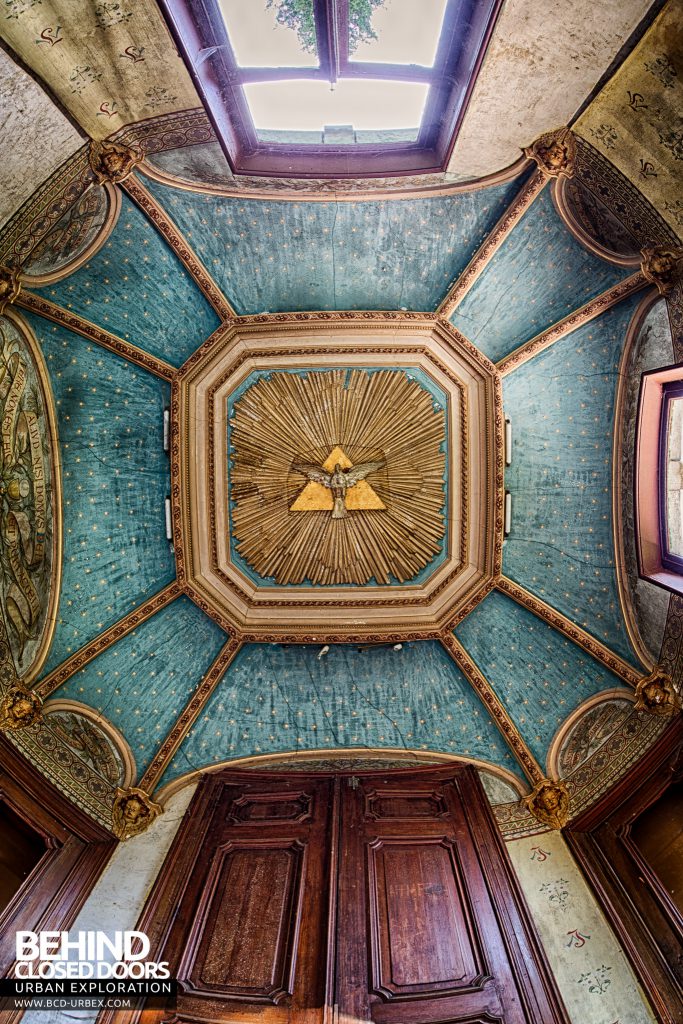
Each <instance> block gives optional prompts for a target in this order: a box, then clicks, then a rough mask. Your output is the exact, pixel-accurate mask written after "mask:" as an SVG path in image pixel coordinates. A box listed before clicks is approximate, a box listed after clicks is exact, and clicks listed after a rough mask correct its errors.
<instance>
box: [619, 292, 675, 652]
mask: <svg viewBox="0 0 683 1024" xmlns="http://www.w3.org/2000/svg"><path fill="white" fill-rule="evenodd" d="M658 301H664V300H661V299H660V296H659V295H658V294H657V292H656V290H655V289H649V290H648V291H647V293H646V294H645V295H644V296H643V299H642V300H641V302H640V303H639V305H638V307H637V309H636V311H635V313H634V315H633V318H632V320H631V323H630V325H629V329H628V332H627V334H626V339H625V341H624V348H623V352H622V357H621V362H620V365H619V372H618V374H617V393H616V396H615V408H614V439H613V452H614V455H613V459H612V525H613V531H614V553H615V565H616V576H617V588H618V594H619V603H620V605H621V610H622V613H623V616H624V622H625V624H626V629H627V631H628V635H629V638H630V640H631V643H632V644H633V647H634V650H635V651H636V653H637V655H638V657H639V658H640V660H641V661H642V663H643V665H644V666H645V667H646V668H647V669H648V670H652V668H653V667H654V664H655V660H656V657H657V654H658V653H659V652H651V651H650V650H649V649H648V646H647V643H646V642H645V641H644V639H643V637H642V636H641V632H640V628H639V625H638V616H637V613H636V609H635V608H634V605H633V600H632V594H631V587H630V585H629V579H628V575H627V572H626V565H627V558H626V536H625V532H624V531H625V529H626V523H625V521H624V502H625V501H633V500H634V499H633V497H632V495H631V494H630V493H628V494H626V493H625V491H624V488H625V487H626V486H627V484H626V482H625V480H624V458H625V438H626V429H627V426H628V422H627V417H628V416H629V415H630V413H629V409H628V402H627V392H628V387H629V371H630V366H631V361H632V357H633V354H634V350H635V346H636V345H637V342H638V339H639V336H640V332H641V329H642V328H643V325H644V323H645V320H646V318H647V316H648V314H649V313H650V312H651V310H652V308H653V306H654V305H655V304H656V303H657V302H658ZM635 429H636V446H637V444H638V440H637V439H638V430H639V427H638V423H636V428H635ZM634 520H635V529H636V537H635V543H636V546H637V543H638V538H637V530H638V510H637V501H636V507H634Z"/></svg>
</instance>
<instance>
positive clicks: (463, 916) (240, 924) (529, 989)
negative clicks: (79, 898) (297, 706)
mask: <svg viewBox="0 0 683 1024" xmlns="http://www.w3.org/2000/svg"><path fill="white" fill-rule="evenodd" d="M139 927H140V929H141V930H142V931H145V932H146V933H147V934H148V935H149V937H150V940H151V943H152V949H151V952H150V958H152V959H155V960H168V961H169V965H170V970H171V974H172V976H177V977H178V978H179V980H180V983H181V993H180V996H179V999H178V1006H177V1011H170V1010H169V1011H167V1012H164V1011H151V1010H150V1011H145V1012H144V1014H142V1015H141V1014H137V1015H135V1014H134V1015H131V1014H130V1013H126V1014H125V1015H120V1014H119V1015H118V1016H117V1015H116V1014H115V1013H112V1014H107V1015H106V1016H105V1018H104V1019H103V1021H102V1024H104V1021H105V1020H106V1022H107V1024H111V1022H113V1021H116V1022H117V1024H135V1021H136V1020H142V1021H144V1024H161V1021H162V1020H163V1021H164V1022H168V1021H177V1022H181V1021H182V1022H184V1021H188V1022H189V1021H192V1022H196V1021H203V1022H206V1021H211V1022H215V1024H221V1022H226V1024H227V1022H230V1021H240V1022H243V1024H256V1022H259V1024H281V1022H290V1021H291V1022H296V1024H338V1022H341V1021H349V1022H351V1021H353V1022H354V1024H360V1022H362V1021H377V1022H385V1024H399V1022H400V1024H418V1022H419V1024H426V1022H430V1021H439V1022H441V1024H449V1022H450V1024H568V1018H567V1017H566V1015H565V1011H564V1009H563V1007H562V1004H561V1000H560V998H559V996H558V994H557V991H556V989H555V986H554V982H553V980H552V977H551V975H550V972H549V970H548V967H547V964H546V962H545V959H544V957H543V953H542V951H541V949H540V947H539V945H538V941H537V939H536V936H535V932H534V930H533V927H532V926H531V924H530V922H529V919H528V915H527V912H526V909H525V905H524V902H523V900H522V898H521V895H520V892H519V890H518V888H517V885H516V882H515V878H514V874H513V872H512V868H511V865H510V863H509V860H508V858H507V854H506V852H505V849H504V846H503V843H502V841H501V839H500V836H499V834H498V832H497V827H496V825H495V822H494V820H493V817H492V814H491V811H490V808H489V805H488V802H487V800H486V797H485V795H484V793H483V790H482V788H481V785H480V783H479V780H478V776H477V774H476V772H475V770H474V769H470V768H468V767H463V766H458V767H448V768H445V769H438V770H436V771H435V770H434V769H425V770H421V771H417V772H416V771H410V772H403V771H397V772H392V773H390V774H387V773H379V772H375V773H368V774H366V775H364V776H361V777H360V778H359V777H356V776H353V777H351V778H349V777H346V776H344V775H340V776H337V777H334V778H331V777H330V776H329V775H308V774H306V775H303V774H298V773H297V774H296V775H293V776H290V777H283V776H281V775H278V776H277V778H275V777H274V776H273V775H272V774H271V773H255V772H254V773H248V772H237V771H231V770H230V769H226V770H224V771H223V772H220V773H216V774H214V775H210V776H207V777H206V778H205V779H204V780H203V782H202V783H201V784H200V786H199V787H198V789H197V792H196V794H195V796H194V799H193V801H192V803H191V804H190V807H189V809H188V812H187V814H186V817H185V820H184V822H183V824H182V826H181V828H180V830H179V832H178V835H177V836H176V839H175V841H174V843H173V845H172V847H171V850H170V852H169V855H168V857H167V859H166V862H165V864H164V866H163V868H162V871H161V873H160V877H159V879H158V881H157V883H156V885H155V887H154V890H153V892H152V894H151V897H150V899H149V901H148V904H147V906H146V908H145V910H144V912H143V915H142V918H141V920H140V922H139Z"/></svg>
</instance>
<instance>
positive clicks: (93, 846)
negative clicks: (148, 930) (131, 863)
mask: <svg viewBox="0 0 683 1024" xmlns="http://www.w3.org/2000/svg"><path fill="white" fill-rule="evenodd" d="M0 801H2V802H3V803H4V804H6V805H7V806H8V807H9V808H10V809H11V811H12V812H13V813H14V814H16V815H18V817H19V818H21V819H22V820H23V821H25V822H26V824H27V826H28V827H29V828H30V829H31V831H32V832H33V833H35V834H36V835H38V836H40V838H41V839H42V841H43V843H44V845H45V852H44V854H43V856H42V857H41V858H40V860H39V861H38V862H37V864H36V865H35V867H34V868H33V870H32V871H31V872H30V874H29V875H28V877H27V878H26V879H25V881H24V883H23V884H22V885H21V887H20V888H19V889H18V890H17V892H16V893H15V895H14V897H13V899H12V900H11V901H10V903H9V904H8V905H7V907H5V909H4V911H3V913H2V914H0V977H6V976H7V975H8V974H9V973H10V971H11V968H12V965H13V963H14V956H15V933H16V931H17V930H30V931H40V930H44V931H61V930H67V929H68V928H70V927H71V925H72V924H73V922H74V920H75V918H76V915H77V914H78V911H79V910H80V909H81V907H82V906H83V903H84V902H85V900H86V898H87V896H88V895H89V893H90V891H91V889H92V887H93V885H94V884H95V882H96V881H97V878H98V877H99V875H100V872H101V871H102V869H103V868H104V866H105V864H106V863H107V860H108V859H109V857H110V856H111V853H112V851H113V850H114V848H115V846H116V840H115V839H114V837H113V836H112V835H111V833H109V832H107V831H106V830H105V829H103V828H102V827H101V826H100V825H98V824H97V822H95V821H93V820H92V819H91V818H89V817H88V816H87V815H86V814H85V813H84V812H83V811H81V810H80V809H79V808H78V807H76V806H75V805H74V804H72V803H71V802H70V801H69V800H68V799H67V798H66V797H65V796H64V795H63V794H62V793H60V791H59V790H58V789H56V788H55V787H54V786H53V785H52V784H51V783H50V782H49V781H48V780H47V779H46V778H45V776H44V775H42V774H40V772H38V771H37V769H36V768H34V767H33V766H32V765H31V764H30V763H29V762H28V761H27V760H26V759H25V758H24V757H23V756H22V755H21V754H20V753H19V752H18V751H17V750H16V749H15V748H14V747H13V746H12V745H11V744H10V743H9V741H8V740H6V739H5V738H4V737H3V736H0ZM7 1024H10V1018H8V1021H7Z"/></svg>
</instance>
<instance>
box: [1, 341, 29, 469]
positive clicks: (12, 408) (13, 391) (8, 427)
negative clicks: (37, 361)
mask: <svg viewBox="0 0 683 1024" xmlns="http://www.w3.org/2000/svg"><path fill="white" fill-rule="evenodd" d="M13 362H14V365H15V366H16V372H15V373H14V374H13V375H12V384H11V386H10V390H9V394H8V396H7V401H6V402H5V408H4V410H3V414H2V455H3V459H4V461H5V465H8V466H11V465H12V464H13V462H14V429H15V426H16V421H17V414H18V412H19V403H20V401H21V396H22V395H23V393H24V387H25V385H26V367H25V365H24V364H23V363H22V362H21V360H20V359H19V358H18V356H17V355H16V353H14V355H12V356H11V358H10V362H9V368H8V370H9V373H10V374H12V364H13Z"/></svg>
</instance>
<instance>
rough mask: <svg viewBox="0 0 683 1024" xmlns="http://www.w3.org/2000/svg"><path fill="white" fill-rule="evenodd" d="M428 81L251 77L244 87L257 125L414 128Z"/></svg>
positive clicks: (297, 128) (306, 128)
mask: <svg viewBox="0 0 683 1024" xmlns="http://www.w3.org/2000/svg"><path fill="white" fill-rule="evenodd" d="M428 91H429V85H428V84H426V83H424V82H393V81H382V80H381V79H366V78H357V79H340V80H339V81H338V82H337V83H336V85H335V86H334V89H333V90H332V89H331V88H330V84H329V82H322V81H320V80H318V81H316V80H309V79H303V80H301V79H299V80H295V81H286V82H251V83H248V84H245V86H244V93H245V95H246V98H247V103H248V104H249V110H250V111H251V116H252V118H253V121H254V126H255V128H256V129H257V130H259V129H266V130H270V131H272V130H280V131H282V130H287V131H322V130H323V128H324V127H325V126H326V125H352V126H353V127H354V129H357V130H370V131H388V130H391V129H396V128H414V129H416V130H417V127H418V126H419V124H420V122H421V121H422V112H423V110H424V105H425V102H426V99H427V93H428Z"/></svg>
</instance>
